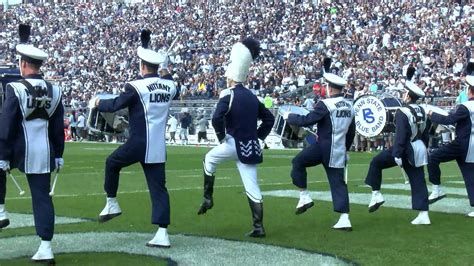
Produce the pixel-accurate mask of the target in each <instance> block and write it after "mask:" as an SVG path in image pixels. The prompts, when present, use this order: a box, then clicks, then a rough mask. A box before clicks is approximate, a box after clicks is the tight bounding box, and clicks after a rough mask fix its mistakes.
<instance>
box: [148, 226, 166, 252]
mask: <svg viewBox="0 0 474 266" xmlns="http://www.w3.org/2000/svg"><path fill="white" fill-rule="evenodd" d="M146 246H147V247H153V248H169V247H171V244H170V239H169V237H168V230H167V229H166V228H158V231H157V232H156V234H155V237H153V239H152V240H150V241H149V242H148V243H146Z"/></svg>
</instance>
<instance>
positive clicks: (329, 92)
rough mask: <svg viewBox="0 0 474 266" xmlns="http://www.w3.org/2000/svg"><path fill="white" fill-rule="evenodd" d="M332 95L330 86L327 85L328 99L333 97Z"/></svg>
mask: <svg viewBox="0 0 474 266" xmlns="http://www.w3.org/2000/svg"><path fill="white" fill-rule="evenodd" d="M331 94H332V93H331V90H330V89H329V84H326V95H327V97H328V98H329V97H331Z"/></svg>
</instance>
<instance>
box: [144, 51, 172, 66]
mask: <svg viewBox="0 0 474 266" xmlns="http://www.w3.org/2000/svg"><path fill="white" fill-rule="evenodd" d="M137 54H138V57H139V58H140V59H141V60H143V61H145V62H147V63H149V64H152V65H157V66H158V65H160V64H162V63H164V62H165V61H166V55H165V54H163V53H161V52H155V51H153V50H150V49H146V48H143V47H138V49H137Z"/></svg>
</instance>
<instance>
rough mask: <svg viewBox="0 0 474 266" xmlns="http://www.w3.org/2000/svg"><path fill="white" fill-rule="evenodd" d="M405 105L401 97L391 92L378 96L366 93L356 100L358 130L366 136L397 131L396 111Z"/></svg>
mask: <svg viewBox="0 0 474 266" xmlns="http://www.w3.org/2000/svg"><path fill="white" fill-rule="evenodd" d="M402 106H403V103H402V101H401V100H400V99H398V98H395V97H394V96H392V95H390V94H382V95H380V96H378V97H376V96H373V95H365V96H362V97H360V98H358V99H357V100H356V101H355V102H354V113H355V123H356V130H357V133H358V134H359V135H362V136H364V137H375V136H377V135H380V134H381V133H394V132H395V113H396V111H397V109H399V108H400V107H402Z"/></svg>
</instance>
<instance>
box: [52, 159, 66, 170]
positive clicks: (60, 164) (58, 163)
mask: <svg viewBox="0 0 474 266" xmlns="http://www.w3.org/2000/svg"><path fill="white" fill-rule="evenodd" d="M54 162H55V164H56V169H58V170H59V169H61V168H63V165H64V159H63V158H56V159H54Z"/></svg>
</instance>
